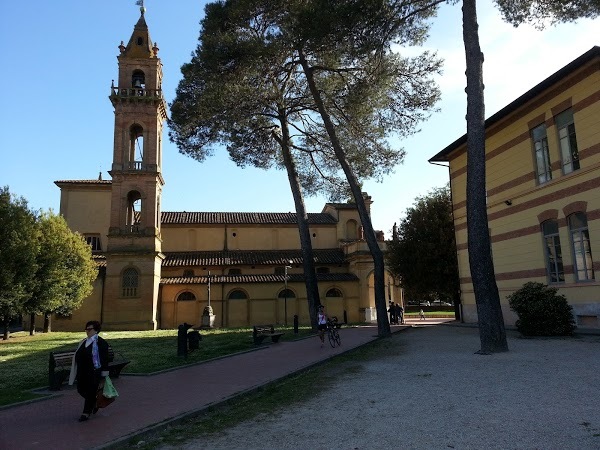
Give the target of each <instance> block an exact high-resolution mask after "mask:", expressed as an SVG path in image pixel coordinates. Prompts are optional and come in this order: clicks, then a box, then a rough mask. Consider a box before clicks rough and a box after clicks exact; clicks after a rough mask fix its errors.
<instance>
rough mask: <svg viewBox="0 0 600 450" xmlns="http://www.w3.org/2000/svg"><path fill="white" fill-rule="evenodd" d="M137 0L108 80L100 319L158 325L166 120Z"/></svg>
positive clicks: (158, 73)
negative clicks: (110, 131) (110, 119)
mask: <svg viewBox="0 0 600 450" xmlns="http://www.w3.org/2000/svg"><path fill="white" fill-rule="evenodd" d="M143 3H144V2H143V1H142V0H139V1H138V2H137V4H138V5H140V18H139V19H138V21H137V23H136V24H135V26H134V28H133V33H132V35H131V38H130V39H129V42H128V43H127V45H126V46H125V45H124V44H123V41H121V45H119V52H120V53H119V55H118V56H117V59H118V66H119V76H118V82H117V85H116V86H115V83H114V81H113V83H112V85H111V92H110V96H109V98H110V101H111V103H112V105H113V107H114V112H115V125H114V146H113V161H112V167H111V170H110V174H111V176H112V196H111V212H110V226H109V231H108V246H107V261H106V262H107V272H106V277H107V278H106V292H105V305H106V313H105V314H104V323H105V325H106V327H107V328H110V327H111V324H114V326H115V328H116V327H120V328H122V327H123V326H127V327H128V328H129V329H156V328H157V325H158V324H157V311H158V290H159V282H160V273H161V263H162V260H163V259H164V255H163V254H162V253H161V243H162V240H161V224H160V202H161V195H162V188H163V186H164V184H165V183H164V180H163V177H162V167H161V166H162V135H163V124H164V121H165V120H166V118H167V112H166V111H167V109H166V102H165V99H164V97H163V94H162V77H163V73H162V63H161V61H160V58H159V57H158V47H157V45H156V44H152V41H151V39H150V32H149V30H148V25H147V24H146V18H145V12H146V9H145V8H144V6H143Z"/></svg>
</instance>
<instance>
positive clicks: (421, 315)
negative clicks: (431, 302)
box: [419, 308, 425, 320]
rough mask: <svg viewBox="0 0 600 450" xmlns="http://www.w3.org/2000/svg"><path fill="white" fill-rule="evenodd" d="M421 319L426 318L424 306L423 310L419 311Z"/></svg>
mask: <svg viewBox="0 0 600 450" xmlns="http://www.w3.org/2000/svg"><path fill="white" fill-rule="evenodd" d="M419 319H420V320H425V313H424V312H423V308H421V310H420V311H419Z"/></svg>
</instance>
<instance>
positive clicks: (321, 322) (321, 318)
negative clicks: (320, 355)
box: [317, 305, 327, 347]
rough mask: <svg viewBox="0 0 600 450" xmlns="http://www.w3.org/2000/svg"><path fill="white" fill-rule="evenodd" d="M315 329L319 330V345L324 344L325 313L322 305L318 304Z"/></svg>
mask: <svg viewBox="0 0 600 450" xmlns="http://www.w3.org/2000/svg"><path fill="white" fill-rule="evenodd" d="M317 329H318V330H319V339H321V347H323V344H325V330H326V329H327V315H326V314H325V311H324V308H323V305H319V312H318V313H317Z"/></svg>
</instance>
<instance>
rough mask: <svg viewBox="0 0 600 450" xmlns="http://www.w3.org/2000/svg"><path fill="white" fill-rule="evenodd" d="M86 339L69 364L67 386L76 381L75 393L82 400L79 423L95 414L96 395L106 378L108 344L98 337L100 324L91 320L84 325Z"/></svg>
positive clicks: (80, 344)
mask: <svg viewBox="0 0 600 450" xmlns="http://www.w3.org/2000/svg"><path fill="white" fill-rule="evenodd" d="M85 332H86V334H87V337H86V338H85V339H84V340H83V341H81V342H80V343H79V347H77V351H76V352H75V355H74V356H73V362H72V363H71V374H70V376H69V384H70V385H72V384H73V383H74V382H75V380H77V392H79V395H81V396H82V397H83V398H84V403H83V413H82V414H81V416H80V417H79V421H80V422H84V421H86V420H88V419H89V418H90V415H91V414H92V413H94V414H95V413H96V412H97V411H98V408H97V406H96V393H97V392H98V390H99V389H102V388H103V387H104V377H107V376H108V344H107V343H106V341H105V340H104V339H102V338H101V337H100V336H98V333H99V332H100V322H97V321H95V320H91V321H89V322H88V323H86V324H85Z"/></svg>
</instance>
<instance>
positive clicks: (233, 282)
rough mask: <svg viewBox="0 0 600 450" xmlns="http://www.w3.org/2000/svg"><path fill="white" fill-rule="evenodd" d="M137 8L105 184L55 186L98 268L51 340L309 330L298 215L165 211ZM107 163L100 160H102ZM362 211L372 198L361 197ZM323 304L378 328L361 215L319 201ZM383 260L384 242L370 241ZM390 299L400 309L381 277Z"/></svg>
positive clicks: (123, 52) (156, 88) (116, 92)
mask: <svg viewBox="0 0 600 450" xmlns="http://www.w3.org/2000/svg"><path fill="white" fill-rule="evenodd" d="M144 14H145V10H144V9H143V8H142V9H141V16H140V18H139V20H138V22H137V23H136V25H135V27H134V30H133V34H132V35H131V38H130V39H129V42H128V43H127V45H124V43H123V42H121V45H120V46H119V50H120V54H119V56H118V71H119V73H118V81H117V83H116V85H115V83H114V81H113V85H112V86H111V90H110V96H109V98H110V101H111V103H112V105H113V107H114V113H115V122H114V150H113V155H112V166H111V170H110V171H109V173H110V175H111V178H112V179H111V180H103V179H102V177H101V176H100V177H99V178H98V179H94V180H61V181H56V182H55V183H56V185H57V186H58V187H59V188H60V190H61V200H60V214H61V215H62V216H64V217H65V219H66V221H67V223H68V225H69V226H70V227H71V229H73V230H74V231H78V232H79V233H81V234H82V235H83V236H84V237H85V239H86V240H87V242H88V243H89V244H90V245H91V247H92V250H93V254H94V259H95V260H96V262H97V264H98V267H99V275H98V278H97V279H96V281H95V285H94V291H93V293H92V295H91V296H90V297H88V298H86V299H85V300H84V302H83V305H82V307H81V308H80V309H78V310H76V311H74V312H73V314H72V315H71V316H69V317H60V316H57V317H55V320H54V321H53V329H54V330H80V329H82V326H83V324H85V322H86V321H88V320H96V319H97V320H100V321H101V322H102V323H103V327H104V328H105V329H108V330H111V329H112V330H152V329H157V328H175V327H177V325H178V324H182V323H184V322H187V323H190V324H193V325H195V326H199V325H201V320H202V314H203V311H204V310H205V307H207V306H210V307H211V308H212V311H213V313H214V326H215V327H242V326H251V325H253V324H261V323H274V324H285V323H288V324H290V325H291V324H292V323H293V319H294V316H298V320H299V323H300V324H309V323H310V317H309V315H308V314H309V313H308V304H307V299H306V288H305V285H304V275H303V266H302V252H301V249H300V238H299V234H298V225H297V218H296V214H295V213H260V212H255V213H253V212H237V213H236V212H192V211H181V212H165V211H162V207H163V205H162V201H161V198H162V193H163V188H164V185H165V180H164V179H163V176H162V160H163V155H162V151H163V150H162V149H163V145H162V139H163V126H164V123H165V120H166V119H167V103H166V101H165V99H164V97H163V92H162V89H161V86H162V76H163V74H162V64H161V61H160V58H159V57H158V47H157V45H156V43H153V42H152V40H151V39H150V33H149V30H148V26H147V24H146V20H145V15H144ZM107 157H108V155H107ZM364 195H365V200H366V204H367V207H368V208H370V207H371V204H372V201H371V198H370V197H369V196H368V195H367V194H366V193H365V194H364ZM309 225H310V234H311V237H312V245H313V249H314V258H315V267H316V272H317V279H318V285H319V293H320V298H321V303H323V304H324V305H325V307H326V308H327V311H328V313H329V314H330V315H337V316H338V317H339V318H340V320H341V319H342V318H343V317H345V318H346V319H347V320H348V321H349V322H359V321H367V322H372V321H375V320H376V316H375V302H374V293H373V260H372V258H371V255H370V253H369V251H368V247H367V244H366V242H365V240H364V239H362V237H361V234H362V226H361V221H360V218H359V214H358V210H357V208H356V205H355V204H351V203H347V204H346V203H327V204H326V205H325V206H324V208H323V210H322V211H321V212H320V213H309ZM378 241H379V245H380V247H381V248H382V249H383V250H385V242H384V240H383V233H381V232H379V233H378ZM385 282H386V300H392V301H395V302H402V298H401V290H400V288H399V287H398V284H399V283H398V282H397V281H396V280H394V279H393V277H392V276H391V275H390V274H389V273H386V281H385Z"/></svg>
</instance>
